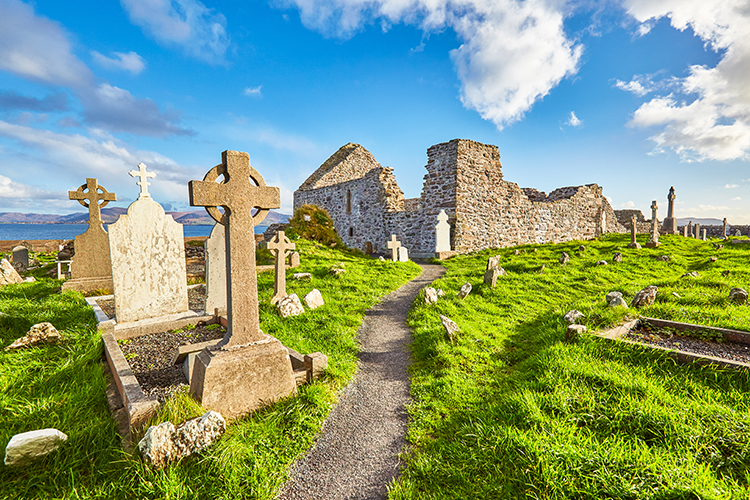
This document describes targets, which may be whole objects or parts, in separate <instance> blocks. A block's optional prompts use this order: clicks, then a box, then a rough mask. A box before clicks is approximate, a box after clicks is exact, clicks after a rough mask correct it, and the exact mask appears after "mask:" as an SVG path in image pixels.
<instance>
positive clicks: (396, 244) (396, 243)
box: [387, 234, 401, 262]
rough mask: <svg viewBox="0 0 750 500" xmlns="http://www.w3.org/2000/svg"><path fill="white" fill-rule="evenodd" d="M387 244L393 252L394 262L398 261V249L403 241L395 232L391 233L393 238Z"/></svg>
mask: <svg viewBox="0 0 750 500" xmlns="http://www.w3.org/2000/svg"><path fill="white" fill-rule="evenodd" d="M387 246H388V248H389V249H390V250H391V252H392V254H393V255H392V259H393V262H396V261H397V260H398V249H399V247H400V246H401V242H400V241H398V240H397V239H396V235H395V234H392V235H391V240H390V241H389V242H388V244H387Z"/></svg>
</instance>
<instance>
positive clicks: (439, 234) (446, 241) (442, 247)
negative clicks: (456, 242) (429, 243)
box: [435, 210, 451, 254]
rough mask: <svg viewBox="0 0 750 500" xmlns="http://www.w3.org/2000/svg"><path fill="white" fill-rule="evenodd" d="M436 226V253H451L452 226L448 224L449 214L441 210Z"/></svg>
mask: <svg viewBox="0 0 750 500" xmlns="http://www.w3.org/2000/svg"><path fill="white" fill-rule="evenodd" d="M437 220H438V223H437V225H436V226H435V253H438V254H439V253H441V252H450V251H451V226H450V224H448V214H446V213H445V210H441V211H440V213H439V214H438V217H437Z"/></svg>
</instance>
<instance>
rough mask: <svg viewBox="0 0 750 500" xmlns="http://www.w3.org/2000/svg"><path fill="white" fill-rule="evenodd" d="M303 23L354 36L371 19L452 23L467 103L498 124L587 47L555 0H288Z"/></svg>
mask: <svg viewBox="0 0 750 500" xmlns="http://www.w3.org/2000/svg"><path fill="white" fill-rule="evenodd" d="M286 1H287V3H289V4H292V5H295V6H296V7H297V8H298V9H299V11H300V16H301V18H302V22H303V23H304V24H305V25H306V26H308V27H310V28H314V29H317V30H319V31H321V32H322V33H324V34H326V35H333V36H339V37H349V36H352V35H353V34H354V33H356V32H357V31H358V30H359V29H361V28H362V26H364V25H365V24H367V23H370V22H376V21H380V22H381V24H382V23H385V24H386V25H387V24H395V23H399V22H403V23H407V24H413V25H417V26H419V27H420V28H422V29H423V30H424V31H425V32H426V33H430V32H439V31H442V30H444V29H446V28H451V29H453V30H454V31H455V32H456V34H457V35H458V38H459V39H460V40H461V42H462V43H461V45H460V46H459V47H458V48H456V49H454V50H452V51H451V52H450V54H451V57H452V59H453V62H454V63H455V65H456V71H457V73H458V78H459V80H460V81H461V92H460V98H461V102H462V103H463V105H464V106H465V107H466V108H469V109H474V110H476V111H477V112H479V114H480V115H481V116H482V118H484V119H485V120H490V121H492V122H493V123H494V124H495V125H496V126H497V127H498V128H499V129H502V128H503V127H505V126H507V125H509V124H511V123H513V122H515V121H517V120H520V119H521V118H522V117H523V115H524V113H526V112H527V111H528V110H529V109H531V107H532V106H533V105H534V103H535V102H536V101H538V100H540V99H542V98H543V97H544V96H546V95H547V94H548V93H549V92H550V90H551V89H553V88H554V87H555V86H557V84H558V83H560V81H561V80H562V79H563V78H565V77H566V76H570V75H573V74H575V73H576V72H577V70H578V65H579V61H580V58H581V55H582V53H583V47H582V46H581V45H579V44H576V43H575V42H573V41H571V40H569V39H568V38H567V37H566V35H565V32H564V30H563V20H564V17H565V16H564V13H563V12H562V3H561V2H558V1H556V0H525V1H521V0H496V1H493V2H487V1H484V0H458V1H449V0H372V1H363V0H286Z"/></svg>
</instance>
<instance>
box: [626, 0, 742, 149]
mask: <svg viewBox="0 0 750 500" xmlns="http://www.w3.org/2000/svg"><path fill="white" fill-rule="evenodd" d="M625 6H626V9H627V11H628V13H629V14H630V15H631V16H633V17H634V18H635V19H636V20H638V21H639V22H641V23H653V22H654V21H655V20H658V19H660V18H663V17H667V18H669V20H670V23H671V25H672V26H673V27H674V28H676V29H678V30H685V29H687V28H691V29H692V30H693V32H694V33H695V34H696V36H698V37H700V38H701V39H702V40H703V41H704V42H705V44H706V46H707V47H709V48H711V49H713V50H715V51H716V52H717V53H720V54H721V60H720V61H719V63H718V64H717V65H716V66H715V67H713V68H711V67H707V66H699V65H693V66H690V68H688V76H686V77H683V78H674V79H673V82H674V88H675V89H674V90H673V91H672V92H671V93H669V94H668V95H659V96H655V97H654V98H652V99H651V100H650V101H648V102H645V103H644V104H642V105H641V106H640V107H639V108H638V109H637V110H636V112H635V113H634V114H633V118H632V120H631V121H630V125H631V126H634V127H654V128H656V129H658V130H659V131H658V132H657V133H656V134H655V135H653V136H652V137H651V140H653V141H654V142H655V143H656V148H655V150H654V151H655V152H663V151H665V150H667V149H671V150H673V151H675V152H676V153H677V154H678V155H679V156H680V158H681V159H682V160H683V161H703V160H736V159H741V160H747V159H750V87H748V86H747V75H748V73H749V72H750V9H748V7H747V2H746V1H745V0H725V1H722V2H703V1H699V0H695V1H683V0H625Z"/></svg>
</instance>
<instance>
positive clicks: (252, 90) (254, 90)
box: [243, 85, 263, 97]
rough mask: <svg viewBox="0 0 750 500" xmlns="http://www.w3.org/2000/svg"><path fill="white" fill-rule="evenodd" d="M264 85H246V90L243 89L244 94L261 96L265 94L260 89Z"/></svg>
mask: <svg viewBox="0 0 750 500" xmlns="http://www.w3.org/2000/svg"><path fill="white" fill-rule="evenodd" d="M261 87H263V85H258V86H257V87H245V90H244V91H243V94H245V95H247V96H255V97H260V96H262V95H263V94H261V93H260V89H261Z"/></svg>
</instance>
